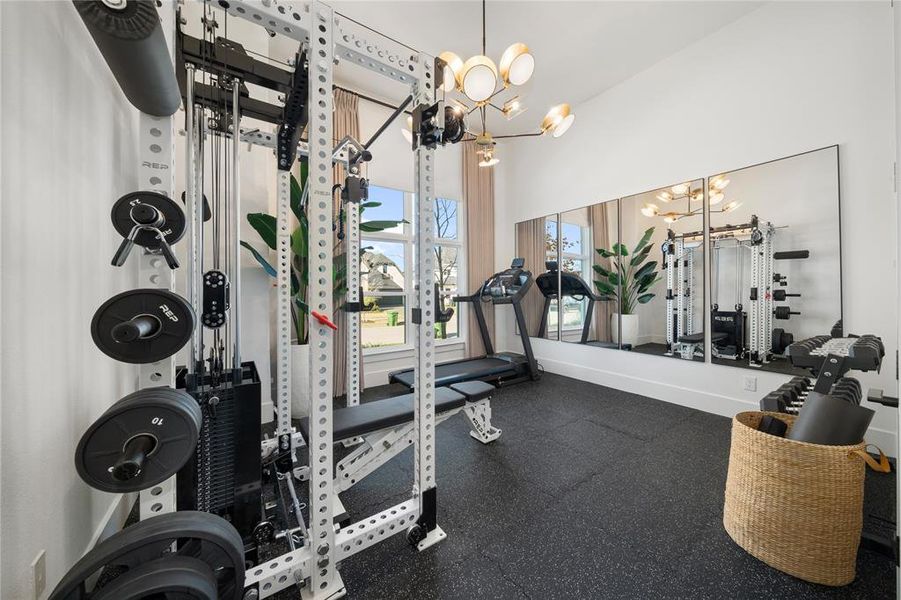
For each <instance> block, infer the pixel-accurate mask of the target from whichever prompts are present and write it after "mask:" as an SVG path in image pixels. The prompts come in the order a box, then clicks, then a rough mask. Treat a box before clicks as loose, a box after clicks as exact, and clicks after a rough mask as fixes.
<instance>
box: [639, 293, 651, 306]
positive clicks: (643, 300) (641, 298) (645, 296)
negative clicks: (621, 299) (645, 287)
mask: <svg viewBox="0 0 901 600" xmlns="http://www.w3.org/2000/svg"><path fill="white" fill-rule="evenodd" d="M654 296H655V294H643V295H641V296H639V297H638V303H639V304H647V303H648V302H650V301H651V300H652V299H653V298H654Z"/></svg>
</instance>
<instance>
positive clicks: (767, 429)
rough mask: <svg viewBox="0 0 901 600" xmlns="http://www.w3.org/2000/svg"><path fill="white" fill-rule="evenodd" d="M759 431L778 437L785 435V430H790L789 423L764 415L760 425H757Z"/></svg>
mask: <svg viewBox="0 0 901 600" xmlns="http://www.w3.org/2000/svg"><path fill="white" fill-rule="evenodd" d="M757 431H762V432H763V433H768V434H770V435H775V436H776V437H785V432H786V431H788V424H786V422H785V421H783V420H782V419H779V418H776V417H771V416H770V415H764V416H763V417H762V418H761V419H760V425H758V426H757Z"/></svg>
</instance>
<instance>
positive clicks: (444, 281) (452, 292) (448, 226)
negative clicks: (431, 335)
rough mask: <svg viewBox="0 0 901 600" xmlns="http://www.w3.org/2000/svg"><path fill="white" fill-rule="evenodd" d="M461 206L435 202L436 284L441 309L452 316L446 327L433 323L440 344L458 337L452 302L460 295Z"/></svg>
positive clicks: (441, 200)
mask: <svg viewBox="0 0 901 600" xmlns="http://www.w3.org/2000/svg"><path fill="white" fill-rule="evenodd" d="M459 212H460V203H459V202H457V201H456V200H450V199H448V198H436V199H435V227H436V229H437V237H438V241H437V243H436V244H435V282H436V283H438V290H439V302H440V306H441V307H442V308H444V309H445V310H447V309H453V311H454V314H453V315H452V316H451V318H450V320H449V321H448V322H446V323H435V336H436V338H437V339H439V340H447V339H452V338H459V337H460V307H459V306H457V304H456V303H454V301H453V297H454V296H456V295H457V294H458V293H459V289H460V287H459V276H460V270H461V269H460V264H459V261H460V257H461V255H462V254H463V247H462V245H461V243H460V236H459V232H458V223H459Z"/></svg>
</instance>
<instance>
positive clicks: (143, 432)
mask: <svg viewBox="0 0 901 600" xmlns="http://www.w3.org/2000/svg"><path fill="white" fill-rule="evenodd" d="M202 419H203V416H202V412H201V409H200V405H199V404H197V401H196V400H194V398H193V397H192V396H191V395H190V394H188V393H186V392H183V391H180V390H174V389H172V388H168V387H159V388H146V389H143V390H139V391H137V392H134V393H132V394H129V395H127V396H125V397H124V398H122V399H121V400H119V401H118V402H116V403H115V404H114V405H113V406H112V407H110V409H109V410H107V411H106V412H105V413H103V415H101V416H100V418H99V419H97V420H96V421H95V422H94V423H93V424H92V425H91V426H90V427H89V428H88V430H87V431H86V432H85V433H84V435H83V436H82V437H81V440H80V441H79V442H78V447H77V448H76V450H75V469H76V470H77V471H78V475H79V476H80V477H81V478H82V479H83V480H84V482H85V483H87V484H88V485H90V486H91V487H93V488H96V489H98V490H102V491H104V492H113V493H127V492H137V491H140V490H144V489H147V488H149V487H152V486H154V485H157V484H158V483H161V482H163V481H165V480H166V479H168V478H169V477H172V476H173V475H175V474H176V473H177V472H178V470H179V469H181V468H182V467H183V466H184V465H185V463H187V462H188V460H189V459H190V458H191V456H192V455H193V454H194V451H195V449H196V447H197V438H198V436H199V434H200V427H201V424H202Z"/></svg>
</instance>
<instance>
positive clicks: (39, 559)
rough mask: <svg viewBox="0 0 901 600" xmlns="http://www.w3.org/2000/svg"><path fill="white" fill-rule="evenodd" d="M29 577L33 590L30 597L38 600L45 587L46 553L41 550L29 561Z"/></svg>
mask: <svg viewBox="0 0 901 600" xmlns="http://www.w3.org/2000/svg"><path fill="white" fill-rule="evenodd" d="M31 577H32V581H33V582H34V583H33V586H32V590H34V595H33V596H32V597H33V598H34V600H40V598H41V596H42V595H43V594H44V588H46V587H47V551H46V550H41V551H40V552H38V555H37V556H35V557H34V560H33V561H31Z"/></svg>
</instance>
